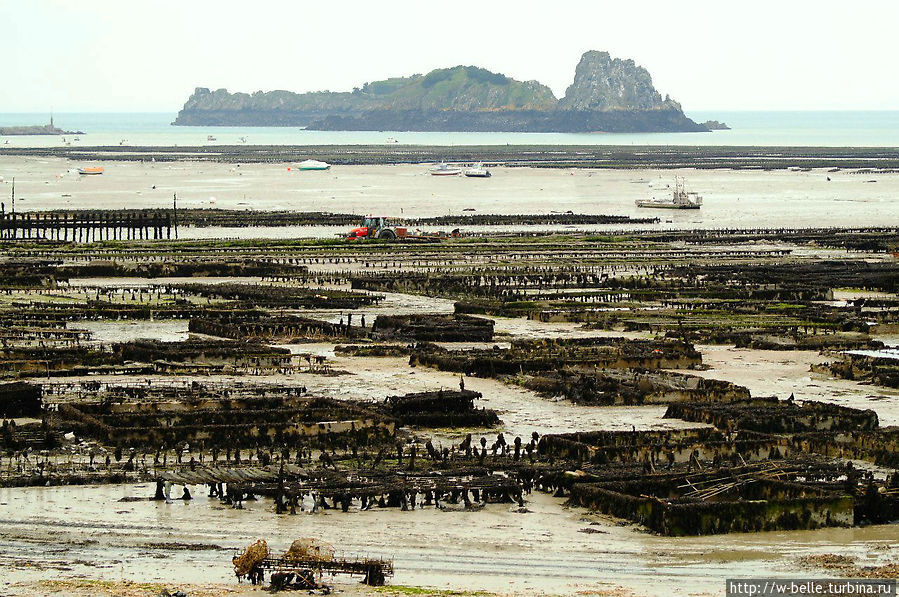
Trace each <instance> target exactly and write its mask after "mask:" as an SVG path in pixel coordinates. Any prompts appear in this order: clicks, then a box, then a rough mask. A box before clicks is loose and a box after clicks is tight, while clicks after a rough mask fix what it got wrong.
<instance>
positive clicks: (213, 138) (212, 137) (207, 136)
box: [206, 135, 216, 141]
mask: <svg viewBox="0 0 899 597" xmlns="http://www.w3.org/2000/svg"><path fill="white" fill-rule="evenodd" d="M206 140H207V141H215V140H216V139H215V137H214V136H212V135H206Z"/></svg>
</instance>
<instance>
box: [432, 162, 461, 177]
mask: <svg viewBox="0 0 899 597" xmlns="http://www.w3.org/2000/svg"><path fill="white" fill-rule="evenodd" d="M429 172H430V173H431V175H432V176H456V175H457V174H462V168H456V167H455V166H453V167H450V166H449V165H448V164H444V163H441V164H437V166H435V167H434V168H431V169H430V170H429Z"/></svg>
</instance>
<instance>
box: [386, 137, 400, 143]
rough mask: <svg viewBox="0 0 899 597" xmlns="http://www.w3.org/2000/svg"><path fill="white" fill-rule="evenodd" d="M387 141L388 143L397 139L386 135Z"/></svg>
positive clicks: (395, 141)
mask: <svg viewBox="0 0 899 597" xmlns="http://www.w3.org/2000/svg"><path fill="white" fill-rule="evenodd" d="M387 142H388V143H399V141H397V140H396V139H394V138H393V137H387Z"/></svg>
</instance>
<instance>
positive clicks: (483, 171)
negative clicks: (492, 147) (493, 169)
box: [462, 164, 490, 178]
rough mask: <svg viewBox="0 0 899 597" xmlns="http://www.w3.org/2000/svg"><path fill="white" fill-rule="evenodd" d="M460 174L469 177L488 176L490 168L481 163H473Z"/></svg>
mask: <svg viewBox="0 0 899 597" xmlns="http://www.w3.org/2000/svg"><path fill="white" fill-rule="evenodd" d="M462 174H464V175H465V176H467V177H469V178H490V170H488V169H487V168H485V167H484V166H483V165H482V164H475V165H474V166H472V167H471V168H466V169H465V171H464V172H463V173H462Z"/></svg>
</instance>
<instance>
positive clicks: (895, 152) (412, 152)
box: [0, 145, 899, 172]
mask: <svg viewBox="0 0 899 597" xmlns="http://www.w3.org/2000/svg"><path fill="white" fill-rule="evenodd" d="M2 156H37V157H58V158H65V159H70V160H74V161H81V162H83V161H107V162H111V161H126V162H145V161H156V162H174V161H208V162H224V163H241V162H242V163H267V162H270V163H291V162H297V161H302V160H305V159H308V158H314V159H317V160H322V161H326V162H328V163H330V164H333V165H389V164H423V163H434V162H455V163H472V162H484V163H486V164H489V165H503V166H510V167H516V166H530V167H541V168H605V169H612V168H619V169H646V168H656V169H674V168H699V169H753V170H782V169H788V168H798V169H813V168H817V169H820V168H827V169H840V170H871V171H877V172H885V171H887V172H893V171H896V172H899V147H732V146H670V145H664V146H663V145H655V146H654V145H643V146H637V145H627V146H623V145H594V146H584V145H568V146H566V145H516V146H495V145H470V146H461V145H460V146H442V145H436V146H434V145H393V146H388V147H385V146H384V145H250V146H248V145H229V146H226V145H220V146H193V147H188V146H158V147H157V146H127V145H125V146H96V147H77V148H75V147H0V157H2Z"/></svg>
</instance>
